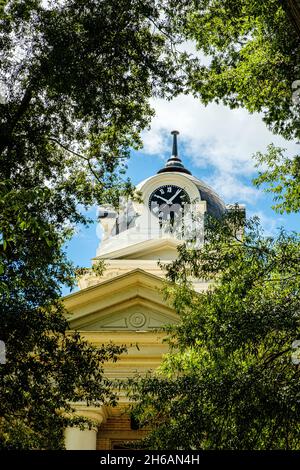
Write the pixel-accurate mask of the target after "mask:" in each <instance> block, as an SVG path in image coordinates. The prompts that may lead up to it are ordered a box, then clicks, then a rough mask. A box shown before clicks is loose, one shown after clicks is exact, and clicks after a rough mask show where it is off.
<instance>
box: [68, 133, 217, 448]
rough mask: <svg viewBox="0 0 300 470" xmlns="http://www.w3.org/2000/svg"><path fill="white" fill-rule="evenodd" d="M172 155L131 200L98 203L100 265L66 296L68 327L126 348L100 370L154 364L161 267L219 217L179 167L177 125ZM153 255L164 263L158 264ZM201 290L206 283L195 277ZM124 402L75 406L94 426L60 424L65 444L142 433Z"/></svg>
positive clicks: (209, 193) (165, 309)
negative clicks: (207, 219)
mask: <svg viewBox="0 0 300 470" xmlns="http://www.w3.org/2000/svg"><path fill="white" fill-rule="evenodd" d="M171 134H172V138H173V143H172V155H171V156H170V158H169V159H168V161H167V162H166V164H165V166H164V167H163V168H161V169H159V170H158V171H157V173H156V174H155V175H153V176H150V177H149V178H147V179H146V180H144V181H141V182H140V183H139V184H138V186H137V190H138V195H139V197H138V198H137V199H136V200H129V201H120V205H119V206H120V208H119V210H118V211H116V210H114V208H112V207H102V208H100V209H99V220H100V224H101V228H102V238H101V242H100V244H99V247H98V249H97V253H96V256H95V257H94V258H93V259H92V263H97V262H98V261H99V260H102V261H103V262H104V265H105V270H104V272H103V274H102V276H100V277H99V276H97V275H96V274H95V273H94V272H93V271H92V270H90V272H88V273H87V274H85V275H83V276H82V277H81V278H80V279H79V282H78V284H79V289H80V290H79V291H78V292H75V293H73V294H70V295H68V296H67V297H65V298H64V303H65V306H66V309H67V310H68V311H69V312H70V314H71V315H70V317H69V324H70V328H71V329H73V330H78V331H79V332H80V334H81V335H82V336H83V337H84V338H86V339H87V340H89V341H90V342H91V343H93V344H95V345H101V344H103V343H109V342H110V341H113V342H115V343H117V344H126V345H127V348H128V351H127V353H126V354H124V355H122V357H121V359H120V360H119V361H117V362H116V363H114V364H107V367H106V374H107V376H108V377H110V378H111V379H113V378H118V379H120V378H128V377H130V376H132V375H134V374H135V373H136V372H139V373H141V374H143V373H145V372H146V371H149V370H150V369H152V370H154V369H155V368H157V367H158V365H159V364H160V361H161V357H162V355H163V354H165V353H166V352H167V345H166V343H164V342H163V337H164V333H163V331H162V329H161V327H162V326H164V325H166V324H170V323H174V322H176V321H177V319H178V318H177V315H176V313H175V311H174V309H173V308H172V306H171V305H169V304H168V303H167V302H166V300H165V298H164V295H163V293H162V288H163V286H164V278H165V272H164V270H163V267H162V265H163V264H166V263H169V262H171V261H172V260H174V259H176V256H177V247H178V245H180V244H182V243H183V242H192V243H198V244H200V245H201V243H202V240H203V231H204V226H203V216H204V214H205V213H208V214H210V215H212V216H214V217H220V216H221V215H222V213H224V211H225V210H226V207H225V205H224V203H223V201H222V200H221V199H220V198H219V196H218V195H217V194H216V193H215V192H214V191H213V190H212V189H211V188H210V187H209V186H207V185H206V184H205V183H204V182H203V181H201V180H200V179H198V178H197V177H195V176H193V175H192V174H191V172H190V171H189V170H188V169H187V168H185V166H184V164H183V162H182V161H181V159H180V158H179V156H178V149H177V136H178V134H179V133H178V132H177V131H172V133H171ZM159 261H161V262H162V264H161V263H159ZM194 287H195V289H196V290H198V291H201V290H204V289H206V288H207V284H206V283H205V282H201V281H199V280H197V281H195V283H194ZM126 405H127V400H126V398H125V397H124V396H120V399H119V404H118V407H116V408H107V407H102V408H91V407H88V406H86V405H85V404H84V403H78V404H76V409H77V412H78V413H79V414H82V415H84V416H87V417H90V418H93V419H94V422H95V427H94V428H93V429H86V430H84V431H83V430H79V429H76V428H71V429H67V430H66V448H67V449H95V450H96V449H114V448H120V446H121V445H122V442H124V441H126V440H135V439H140V438H141V437H142V435H143V432H144V431H141V430H137V429H135V427H134V426H133V423H132V422H131V421H130V417H129V416H128V415H126V413H125V412H124V410H125V409H126Z"/></svg>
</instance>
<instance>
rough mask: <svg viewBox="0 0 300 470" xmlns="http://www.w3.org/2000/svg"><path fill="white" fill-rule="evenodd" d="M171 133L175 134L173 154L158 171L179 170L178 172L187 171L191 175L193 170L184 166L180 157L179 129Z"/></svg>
mask: <svg viewBox="0 0 300 470" xmlns="http://www.w3.org/2000/svg"><path fill="white" fill-rule="evenodd" d="M171 134H172V136H173V149H172V156H171V157H170V158H169V160H168V161H167V163H166V165H165V167H164V168H162V169H161V170H159V171H158V172H157V173H166V172H169V171H177V172H178V173H187V174H188V175H191V172H190V171H189V170H187V169H186V168H185V167H184V165H183V163H182V161H181V160H180V158H179V157H178V149H177V136H178V134H179V132H178V131H172V132H171Z"/></svg>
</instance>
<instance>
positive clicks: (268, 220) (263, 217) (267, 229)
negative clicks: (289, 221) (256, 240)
mask: <svg viewBox="0 0 300 470" xmlns="http://www.w3.org/2000/svg"><path fill="white" fill-rule="evenodd" d="M247 215H248V217H249V218H250V217H254V216H257V217H258V218H259V220H260V223H261V226H262V228H263V229H264V235H266V236H270V237H272V236H275V235H276V234H278V231H279V229H280V228H281V227H282V226H283V225H284V222H285V220H284V218H283V217H280V216H278V215H277V216H275V217H270V216H268V215H267V214H265V212H264V211H262V210H254V211H248V212H247Z"/></svg>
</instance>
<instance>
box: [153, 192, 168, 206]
mask: <svg viewBox="0 0 300 470" xmlns="http://www.w3.org/2000/svg"><path fill="white" fill-rule="evenodd" d="M155 197H159V198H160V199H162V200H163V201H164V202H166V203H167V204H168V200H167V199H165V198H164V197H161V196H159V194H156V195H155Z"/></svg>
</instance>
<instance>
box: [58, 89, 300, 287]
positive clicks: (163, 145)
mask: <svg viewBox="0 0 300 470" xmlns="http://www.w3.org/2000/svg"><path fill="white" fill-rule="evenodd" d="M152 106H153V107H154V109H155V112H156V115H155V116H154V118H153V120H152V123H151V129H150V130H147V131H144V132H143V134H142V138H143V143H144V147H143V149H142V150H141V151H139V152H132V155H131V158H130V160H129V162H128V172H127V176H128V177H130V178H131V180H132V181H133V183H134V184H137V183H139V182H140V181H142V180H143V179H145V178H147V177H149V176H151V175H154V174H155V173H156V172H157V171H158V170H159V169H160V168H162V167H163V166H164V163H165V161H166V160H167V159H168V158H169V156H170V155H171V150H172V136H171V134H170V132H171V131H172V130H178V131H179V132H180V134H179V136H178V150H179V156H180V158H181V159H182V161H183V163H184V165H185V166H186V168H188V169H189V170H190V171H191V172H192V174H193V175H194V176H196V177H198V178H200V179H201V180H203V181H205V182H206V183H208V184H209V185H210V186H211V187H212V188H213V189H214V190H215V191H216V192H217V193H218V194H219V196H221V198H222V199H223V200H224V202H225V203H226V204H228V203H236V202H238V203H240V204H245V205H246V210H247V215H248V216H253V215H258V216H259V218H260V220H261V224H262V226H263V227H264V229H265V233H266V234H267V235H274V234H275V233H276V231H277V230H278V229H279V228H280V227H285V229H286V230H288V231H292V230H294V231H299V227H300V216H299V214H298V215H297V214H291V215H281V214H277V213H276V212H274V211H273V210H272V209H271V205H272V197H271V196H270V195H267V194H266V193H264V192H263V190H262V189H257V188H255V187H254V186H253V185H252V182H251V181H252V179H253V178H254V177H255V175H256V174H257V171H258V170H257V169H256V168H255V161H254V159H253V158H252V156H253V154H254V153H255V152H257V151H262V152H264V151H266V149H267V146H268V144H270V143H271V142H273V143H274V144H276V145H278V146H280V147H283V148H286V149H287V153H288V154H289V155H291V156H292V155H294V154H295V153H296V152H297V151H298V152H299V147H298V145H297V144H293V143H291V142H287V141H285V140H284V139H283V138H281V137H279V136H274V135H273V134H272V133H271V132H270V131H268V129H267V128H266V126H265V124H264V122H263V121H262V116H261V115H259V114H249V113H248V112H247V111H246V110H244V109H236V110H231V109H229V108H228V107H225V106H223V105H220V104H218V105H217V104H210V105H208V106H206V107H204V106H203V105H202V104H201V103H200V101H199V100H197V99H195V98H193V97H192V96H190V95H183V96H179V97H177V98H175V99H173V100H172V101H166V100H162V99H155V100H152ZM89 216H90V217H92V218H93V219H94V220H95V223H94V224H91V225H90V226H89V227H88V228H84V227H80V226H79V227H78V229H77V231H76V234H75V235H74V237H73V239H72V240H71V241H70V242H69V243H68V245H67V248H66V251H67V254H68V256H69V258H70V259H71V260H72V261H73V262H74V264H75V265H78V266H85V267H90V266H91V261H90V260H91V258H92V257H94V256H95V254H96V249H97V246H98V245H99V243H100V239H101V230H99V227H98V226H97V224H96V208H92V209H91V210H90V211H89ZM67 293H68V291H67V290H66V289H64V290H63V294H67Z"/></svg>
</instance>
